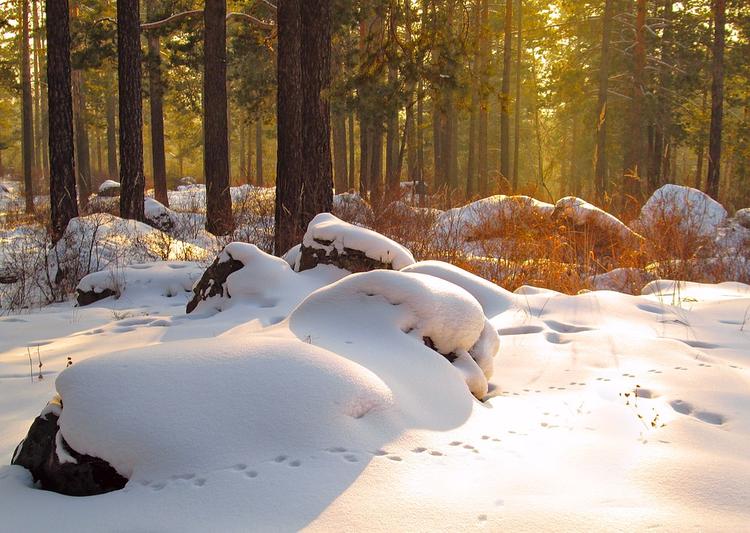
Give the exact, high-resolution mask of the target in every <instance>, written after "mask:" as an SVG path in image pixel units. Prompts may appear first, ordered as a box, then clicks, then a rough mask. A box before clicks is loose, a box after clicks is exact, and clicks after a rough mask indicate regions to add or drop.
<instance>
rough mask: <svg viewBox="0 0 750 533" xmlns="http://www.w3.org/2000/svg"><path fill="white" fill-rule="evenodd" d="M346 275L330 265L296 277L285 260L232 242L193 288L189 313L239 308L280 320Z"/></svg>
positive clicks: (296, 274) (244, 244) (255, 248)
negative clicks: (238, 306)
mask: <svg viewBox="0 0 750 533" xmlns="http://www.w3.org/2000/svg"><path fill="white" fill-rule="evenodd" d="M345 275H346V272H345V271H343V270H340V269H338V268H335V267H332V266H328V265H321V266H319V267H317V268H315V269H312V270H310V271H307V272H302V273H297V272H295V271H293V270H292V268H291V267H290V266H289V264H288V263H287V262H286V261H285V260H284V259H281V258H279V257H274V256H272V255H269V254H267V253H265V252H264V251H262V250H261V249H260V248H258V247H257V246H255V245H254V244H248V243H242V242H233V243H230V244H228V245H226V246H225V247H224V249H223V250H222V251H221V253H219V255H218V257H217V258H216V259H215V260H214V263H213V264H212V265H211V267H209V269H208V270H206V272H205V273H204V275H203V277H202V278H201V280H200V281H199V282H198V283H197V284H196V285H195V286H194V288H193V292H194V293H195V296H194V297H193V299H192V300H191V301H190V303H189V304H188V308H187V311H188V313H190V312H192V311H193V310H196V309H197V310H200V311H204V312H205V311H225V310H228V309H229V308H230V307H232V306H235V305H238V304H240V305H243V306H245V307H248V306H249V307H251V308H253V309H254V310H253V314H255V316H256V317H258V318H260V317H261V316H262V317H263V320H264V321H266V320H270V319H271V318H276V319H278V320H280V319H281V318H283V317H284V316H286V315H287V314H289V312H290V311H291V310H292V309H293V308H294V307H295V306H296V305H297V304H298V303H299V302H301V301H302V300H303V299H304V298H305V297H306V296H307V295H308V294H310V293H311V292H313V291H314V290H316V289H318V288H320V287H322V286H323V285H326V284H328V283H331V282H333V281H336V280H338V279H340V278H341V277H343V276H345ZM270 313H272V314H270Z"/></svg>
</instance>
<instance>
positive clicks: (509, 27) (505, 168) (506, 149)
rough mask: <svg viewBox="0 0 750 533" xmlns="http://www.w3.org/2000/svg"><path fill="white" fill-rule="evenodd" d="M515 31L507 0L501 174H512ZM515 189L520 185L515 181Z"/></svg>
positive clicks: (501, 114)
mask: <svg viewBox="0 0 750 533" xmlns="http://www.w3.org/2000/svg"><path fill="white" fill-rule="evenodd" d="M512 32H513V0H505V33H504V44H503V81H502V89H501V90H500V174H502V176H503V177H504V178H505V179H508V178H509V177H511V176H510V74H511V73H510V61H511V47H512V44H511V43H512V40H511V38H512ZM512 185H513V191H515V190H516V188H517V187H518V183H517V182H513V183H512Z"/></svg>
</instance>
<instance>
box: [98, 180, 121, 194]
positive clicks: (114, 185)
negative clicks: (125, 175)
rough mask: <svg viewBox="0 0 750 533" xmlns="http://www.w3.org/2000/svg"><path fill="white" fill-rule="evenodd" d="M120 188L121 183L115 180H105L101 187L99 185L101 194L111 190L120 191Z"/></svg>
mask: <svg viewBox="0 0 750 533" xmlns="http://www.w3.org/2000/svg"><path fill="white" fill-rule="evenodd" d="M119 188H120V182H119V181H115V180H104V181H103V182H102V184H101V185H99V192H100V193H101V192H104V191H107V190H109V189H119Z"/></svg>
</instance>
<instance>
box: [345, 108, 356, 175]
mask: <svg viewBox="0 0 750 533" xmlns="http://www.w3.org/2000/svg"><path fill="white" fill-rule="evenodd" d="M348 126H349V138H348V143H349V172H348V176H349V182H348V185H347V187H348V189H354V182H355V180H354V176H355V174H356V172H355V170H354V169H355V168H356V167H355V161H354V112H353V111H350V112H349V120H348Z"/></svg>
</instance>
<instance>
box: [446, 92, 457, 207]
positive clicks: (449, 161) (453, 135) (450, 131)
mask: <svg viewBox="0 0 750 533" xmlns="http://www.w3.org/2000/svg"><path fill="white" fill-rule="evenodd" d="M448 98H449V104H448V113H447V118H448V120H447V122H446V139H447V140H448V142H447V143H446V145H445V158H446V165H445V171H446V173H447V176H448V189H449V190H450V191H451V192H453V191H455V190H456V189H458V109H457V107H456V97H455V95H454V94H453V92H452V91H451V93H449V96H448Z"/></svg>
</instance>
